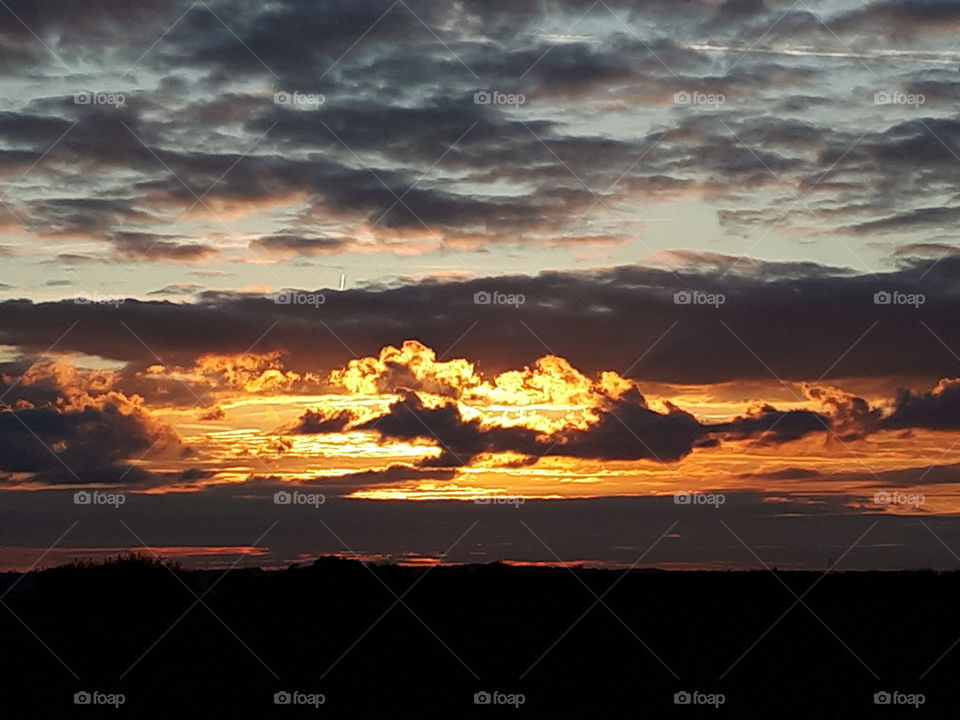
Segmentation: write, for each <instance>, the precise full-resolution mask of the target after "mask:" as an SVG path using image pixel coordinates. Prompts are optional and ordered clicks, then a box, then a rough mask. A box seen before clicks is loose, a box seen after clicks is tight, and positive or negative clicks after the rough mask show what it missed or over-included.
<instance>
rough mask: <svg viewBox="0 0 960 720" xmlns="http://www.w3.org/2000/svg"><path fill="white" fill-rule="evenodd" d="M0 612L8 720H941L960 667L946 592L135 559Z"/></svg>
mask: <svg viewBox="0 0 960 720" xmlns="http://www.w3.org/2000/svg"><path fill="white" fill-rule="evenodd" d="M11 588H12V589H11ZM811 588H812V589H811ZM791 590H792V591H793V593H796V595H797V596H800V597H802V598H803V601H802V603H797V600H796V597H795V596H794V595H793V594H791ZM808 590H809V592H808ZM8 591H9V592H8ZM608 591H609V593H608ZM4 593H7V594H6V596H5V597H4V599H3V602H4V603H5V604H6V605H7V606H8V608H9V611H8V610H3V609H0V613H2V614H0V639H2V640H0V642H2V652H0V678H2V686H3V698H4V700H3V708H2V712H0V716H2V717H3V718H68V717H137V718H143V717H151V718H152V717H164V718H170V717H176V716H186V717H194V716H203V715H210V716H213V717H257V718H273V717H278V718H283V717H288V716H289V717H318V718H319V717H351V718H379V717H383V718H399V717H450V718H460V717H491V716H494V715H504V714H506V715H507V716H508V717H521V716H525V717H544V718H554V717H582V718H593V717H638V718H645V717H651V718H661V717H694V716H705V717H711V718H712V717H731V718H781V717H804V718H811V717H817V718H874V717H876V718H895V717H938V718H945V717H952V716H953V712H952V710H953V708H954V707H955V706H956V700H955V691H954V690H953V689H952V687H953V678H954V677H955V676H956V673H957V670H958V669H960V649H954V650H953V651H951V652H949V653H948V654H947V655H946V656H945V657H944V658H943V659H942V660H941V661H940V662H939V663H938V664H936V665H935V666H934V663H935V662H936V661H937V659H938V658H939V657H940V656H941V655H943V653H945V652H946V651H947V650H948V649H949V648H950V647H951V646H952V645H953V643H954V641H956V640H957V638H960V617H958V615H957V612H956V608H957V599H958V597H960V574H957V573H933V572H884V573H873V572H871V573H866V572H857V573H831V574H829V575H826V576H824V575H823V574H822V573H816V572H778V573H776V574H775V575H774V574H772V573H769V572H689V571H687V572H663V571H641V570H634V571H629V572H624V571H613V570H592V569H576V570H573V571H571V570H568V569H566V568H542V567H514V566H508V565H502V564H493V565H483V566H480V565H468V566H444V567H435V568H432V569H430V568H424V567H400V566H395V565H370V564H364V563H360V562H357V561H351V560H345V559H341V558H323V559H320V560H318V561H317V562H315V563H313V564H312V565H309V566H295V567H291V568H289V569H286V570H282V571H264V570H257V569H236V570H232V571H230V572H228V573H226V574H224V571H222V570H203V571H185V570H183V569H181V568H178V567H176V566H175V565H169V564H165V563H160V562H156V561H150V560H147V559H145V558H131V559H122V560H118V561H114V562H111V563H106V564H97V565H73V566H66V567H58V568H53V569H50V570H44V571H42V572H35V573H30V574H27V575H20V574H17V573H5V574H0V595H2V594H4ZM605 593H608V594H605ZM804 593H807V594H806V595H804ZM595 595H596V596H600V597H602V598H603V603H602V604H597V599H596V597H595ZM198 597H199V598H200V600H199V601H198ZM397 597H399V598H401V601H399V602H398V601H397ZM795 603H796V605H795ZM793 605H795V607H793V608H792V610H789V612H787V611H788V609H789V608H791V606H793ZM806 606H809V608H810V609H807V607H806ZM591 608H592V609H591ZM811 611H812V612H811ZM785 613H786V614H785ZM813 613H815V615H814V614H813ZM14 614H15V615H14ZM771 626H773V627H772V629H770V628H771ZM738 659H739V660H738ZM931 666H934V667H933V669H932V670H929V673H928V674H927V675H926V677H924V678H923V679H922V680H921V679H920V677H921V675H923V674H924V673H926V672H927V671H928V669H929V668H931ZM72 673H75V674H76V676H77V677H74V676H73V675H72ZM874 674H875V675H876V676H877V677H874ZM475 676H476V677H475ZM84 691H86V692H89V693H95V692H96V693H101V695H91V699H92V701H93V702H92V703H91V705H90V706H85V705H75V704H74V694H75V693H77V692H84ZM284 691H286V692H290V693H294V692H297V693H301V695H296V696H294V695H292V694H291V696H290V697H291V698H293V699H294V700H295V701H301V702H307V701H312V702H315V703H317V704H319V699H320V697H319V696H320V695H321V694H322V695H323V699H324V702H323V704H322V705H319V707H310V706H303V705H299V706H297V705H292V704H291V705H276V704H275V703H274V696H275V694H276V693H278V692H284ZM483 691H486V692H489V693H495V692H496V693H502V695H496V696H494V695H491V698H495V699H496V700H507V701H512V702H514V703H517V702H519V696H518V695H517V694H518V693H519V694H522V695H523V700H524V702H523V704H522V706H520V707H519V708H515V707H512V706H502V705H499V706H494V705H493V704H491V705H476V704H475V703H474V695H475V693H478V692H483ZM682 691H687V692H690V693H695V692H697V693H702V695H691V698H694V699H695V700H701V701H703V700H713V701H714V702H716V701H717V700H718V699H719V698H717V697H713V698H711V697H709V696H710V695H715V694H717V693H722V695H723V697H724V703H723V705H721V706H720V707H719V708H715V707H713V706H710V705H706V706H702V705H701V706H693V705H691V706H684V705H676V704H675V703H674V695H675V693H677V692H682ZM881 691H889V692H891V693H893V692H895V691H897V692H901V693H905V694H910V693H918V692H919V693H923V694H924V696H925V698H924V700H925V702H924V704H923V705H922V706H921V707H920V708H919V709H915V708H914V707H910V706H907V707H904V706H896V707H895V706H886V705H876V704H874V694H875V693H877V692H881ZM118 693H122V695H123V697H124V702H123V704H122V705H121V706H120V707H119V708H113V707H104V706H103V705H102V704H99V705H95V704H94V703H95V702H97V701H100V702H102V701H106V700H111V697H110V696H111V695H116V694H118ZM84 697H85V696H80V699H84ZM681 697H683V696H681ZM891 697H893V698H895V700H901V701H902V700H905V699H908V698H906V697H905V696H891ZM484 698H485V696H480V698H479V699H484ZM280 699H285V696H280ZM112 700H113V701H114V702H117V701H118V700H119V698H118V697H113V698H112Z"/></svg>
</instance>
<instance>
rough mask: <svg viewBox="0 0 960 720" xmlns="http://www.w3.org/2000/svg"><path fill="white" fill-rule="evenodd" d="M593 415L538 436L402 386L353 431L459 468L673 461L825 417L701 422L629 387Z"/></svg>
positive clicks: (779, 437) (774, 415)
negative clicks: (512, 460)
mask: <svg viewBox="0 0 960 720" xmlns="http://www.w3.org/2000/svg"><path fill="white" fill-rule="evenodd" d="M596 414H597V416H598V418H599V419H598V420H597V421H596V422H595V423H593V424H591V425H590V426H589V428H587V429H586V430H580V429H577V428H573V429H568V430H563V431H560V432H559V433H557V434H554V435H550V436H546V435H541V434H539V433H536V432H535V431H532V430H529V429H527V428H522V427H499V426H495V427H484V426H482V425H481V423H480V421H479V420H471V421H467V420H464V418H463V417H462V416H461V414H460V410H459V409H458V407H457V406H456V405H455V404H453V403H447V404H444V405H440V406H439V407H432V408H428V407H425V406H424V405H423V403H422V402H421V401H420V399H419V398H418V397H417V395H416V394H415V393H412V392H407V393H404V394H402V396H401V398H400V399H399V400H398V401H397V402H395V403H393V404H392V405H391V406H390V409H389V411H388V412H387V413H385V414H384V415H381V416H379V417H377V418H375V419H373V420H370V421H369V422H366V423H363V424H361V425H357V426H356V428H355V429H357V430H374V431H376V433H377V434H378V435H379V436H380V437H381V438H384V439H389V440H406V441H411V440H421V441H422V440H426V441H435V442H436V443H437V445H438V447H439V448H440V450H441V453H440V455H439V456H438V457H436V458H430V459H427V460H424V461H422V462H421V465H422V466H424V467H460V466H463V465H469V464H470V462H471V461H472V460H473V459H474V458H475V457H476V456H477V455H480V454H481V453H498V452H513V453H519V454H521V455H524V456H526V457H527V461H528V462H534V461H535V460H536V459H537V458H539V457H548V456H564V457H576V458H590V459H603V460H640V459H644V460H658V461H660V462H674V461H677V460H680V459H681V458H683V457H684V456H686V455H687V454H689V453H690V452H691V451H692V450H693V448H694V447H695V446H697V445H698V444H715V441H714V440H711V436H712V435H715V434H721V435H732V436H735V437H738V438H744V437H758V438H762V439H763V441H764V442H766V443H782V442H787V441H789V440H794V439H797V438H800V437H803V436H804V435H808V434H810V433H812V432H817V431H820V430H824V429H826V427H827V421H826V420H825V419H824V418H821V417H819V416H817V415H815V414H814V413H810V412H806V411H799V410H795V411H790V412H787V413H781V412H778V411H777V410H775V409H774V408H772V407H767V408H764V411H763V414H762V415H760V416H758V417H754V418H737V419H736V420H734V421H733V422H731V423H725V424H722V425H705V424H702V423H700V422H699V421H698V420H697V419H696V418H694V417H693V416H692V415H690V414H689V413H686V412H684V411H682V410H680V409H679V408H675V407H671V408H670V409H669V410H668V412H666V413H659V412H655V411H653V410H650V409H649V408H648V407H647V404H646V400H645V399H644V397H643V396H642V395H641V394H640V393H639V392H638V391H637V390H636V389H635V388H633V389H630V390H628V391H627V392H626V393H624V394H623V395H622V396H620V397H618V398H615V399H614V398H607V401H606V402H605V404H603V405H602V406H601V407H600V408H599V409H598V410H597V411H596ZM781 421H785V422H781ZM774 428H776V430H775V431H774ZM332 431H335V430H331V431H328V432H332Z"/></svg>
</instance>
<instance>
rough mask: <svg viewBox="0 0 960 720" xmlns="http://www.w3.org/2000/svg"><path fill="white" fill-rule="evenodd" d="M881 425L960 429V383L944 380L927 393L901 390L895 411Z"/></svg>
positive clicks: (959, 381) (901, 427)
mask: <svg viewBox="0 0 960 720" xmlns="http://www.w3.org/2000/svg"><path fill="white" fill-rule="evenodd" d="M881 426H882V427H884V428H888V429H904V428H926V429H928V430H958V429H960V380H943V381H941V383H940V386H939V387H937V388H936V389H935V390H932V391H930V392H925V393H913V392H911V391H909V390H901V391H900V392H899V393H898V394H897V397H896V400H895V401H894V405H893V412H892V413H891V414H890V415H889V416H887V417H886V418H884V419H883V421H882V423H881Z"/></svg>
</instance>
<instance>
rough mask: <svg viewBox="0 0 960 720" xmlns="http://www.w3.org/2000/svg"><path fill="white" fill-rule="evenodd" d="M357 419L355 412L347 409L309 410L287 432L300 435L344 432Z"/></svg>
mask: <svg viewBox="0 0 960 720" xmlns="http://www.w3.org/2000/svg"><path fill="white" fill-rule="evenodd" d="M355 419H356V418H355V417H354V416H353V414H352V413H351V412H349V411H347V410H340V411H338V412H333V413H324V412H320V411H316V410H307V411H306V412H305V413H304V414H303V415H301V416H300V418H299V419H298V420H297V422H296V423H295V424H294V425H293V426H292V427H290V428H289V429H288V430H287V431H286V432H289V433H292V434H298V435H299V434H302V435H313V434H319V433H337V432H342V431H343V430H344V429H345V428H346V427H347V425H349V424H350V423H351V422H353V421H354V420H355Z"/></svg>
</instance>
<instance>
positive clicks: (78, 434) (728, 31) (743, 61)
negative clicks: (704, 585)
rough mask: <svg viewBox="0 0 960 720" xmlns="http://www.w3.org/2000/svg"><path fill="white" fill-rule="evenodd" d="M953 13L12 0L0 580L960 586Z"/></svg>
mask: <svg viewBox="0 0 960 720" xmlns="http://www.w3.org/2000/svg"><path fill="white" fill-rule="evenodd" d="M958 30H960V6H958V4H957V3H955V2H945V1H940V0H924V1H922V2H921V1H914V2H907V1H906V0H877V1H875V2H853V1H850V2H816V1H814V0H811V1H810V2H786V0H783V1H781V0H688V1H687V2H682V3H681V2H671V1H668V0H663V1H662V2H661V1H660V0H646V1H644V2H625V1H621V0H598V1H597V2H594V3H592V4H591V3H587V2H573V0H545V1H544V2H537V3H532V2H531V3H524V2H507V1H501V0H488V1H484V2H481V1H480V0H458V1H456V2H447V3H437V2H428V1H427V0H397V2H394V3H392V4H391V3H390V2H368V1H367V0H357V1H356V2H352V3H344V2H306V1H301V0H279V1H277V2H271V3H264V4H260V3H255V4H237V3H230V2H225V1H220V0H205V1H198V2H194V3H191V2H188V1H187V0H144V1H142V2H137V3H129V2H124V1H123V0H89V2H85V3H69V2H60V1H59V0H47V1H44V2H37V1H36V0H5V2H4V3H0V67H2V71H3V79H2V81H0V105H2V106H0V175H2V182H0V570H3V569H20V568H27V567H31V566H32V565H33V564H34V563H36V562H41V564H42V565H44V566H47V565H52V564H56V563H58V562H65V561H68V560H70V559H73V558H77V557H83V558H90V557H103V556H105V555H108V554H116V553H117V552H121V551H126V550H131V549H132V550H136V549H138V548H139V549H141V550H142V549H143V547H144V546H145V545H146V546H148V547H150V548H151V549H153V550H155V551H156V552H157V553H158V554H160V555H162V556H164V557H171V558H177V559H180V560H182V561H183V562H184V563H185V564H188V565H196V566H220V565H221V564H222V565H230V564H232V563H233V562H235V561H236V560H238V558H240V557H241V556H242V555H244V554H246V555H247V557H244V558H242V562H244V563H245V564H256V565H262V566H265V567H279V566H283V565H286V564H288V563H291V562H298V561H309V560H312V559H314V558H316V557H319V556H321V555H324V554H332V553H343V554H359V555H360V556H363V557H368V558H374V559H386V560H394V561H401V562H409V563H433V562H437V561H440V560H445V561H454V562H490V561H494V560H504V561H508V562H516V563H528V562H529V563H538V562H539V563H554V562H557V563H559V562H583V563H588V564H597V565H607V566H630V565H631V564H633V563H635V562H637V561H638V558H639V557H642V554H643V553H644V551H645V550H646V549H648V548H649V547H650V546H651V545H652V544H654V543H658V547H657V548H656V551H655V552H651V553H650V555H649V556H646V557H643V562H642V564H643V565H644V566H646V565H650V566H658V567H665V568H675V567H676V568H683V567H715V568H726V567H757V568H762V567H763V563H766V564H769V565H771V566H772V565H779V566H781V567H809V568H819V569H826V568H827V567H829V566H830V564H831V563H833V562H834V561H836V560H838V559H840V558H843V559H844V564H843V565H842V566H841V567H844V568H846V567H856V568H896V567H955V565H956V564H957V562H960V558H958V556H957V555H956V554H955V552H958V553H960V527H958V524H957V519H958V516H960V494H958V492H957V491H955V490H954V489H953V485H954V484H956V483H957V482H960V324H958V322H957V321H958V317H960V284H958V282H957V280H958V278H960V245H958V243H957V241H956V238H955V234H954V232H953V229H954V227H955V226H956V224H957V221H958V219H960V121H958V116H957V109H956V108H957V103H956V100H957V97H958V93H960V75H958V68H960V42H958V40H957V37H958V34H957V33H958ZM83 490H86V491H88V492H93V491H96V492H98V493H102V494H106V495H108V496H111V495H112V496H115V495H117V494H120V495H121V496H122V504H121V505H120V506H119V507H114V506H111V505H110V504H102V505H99V506H95V505H96V504H95V503H94V505H89V506H88V505H83V504H76V502H75V497H76V493H77V492H79V491H83ZM280 491H287V492H289V493H293V492H297V493H302V494H306V496H309V497H312V498H313V499H312V500H309V499H307V500H304V497H305V496H304V495H301V496H299V497H300V499H301V500H302V502H301V503H300V504H297V503H296V502H294V503H293V504H291V505H285V504H277V503H276V501H275V494H276V493H277V492H280ZM676 493H694V498H693V502H691V503H690V504H684V503H678V502H677V499H678V498H677V497H676V495H675V494H676ZM698 494H699V495H698ZM321 496H322V500H323V502H322V503H321V502H320V501H319V500H318V499H317V498H318V497H321ZM717 497H719V498H720V501H719V502H720V503H721V504H720V505H719V507H716V506H715V505H716V503H715V504H714V505H711V504H710V503H709V502H708V500H709V499H711V498H712V499H714V500H715V499H716V498H717ZM681 499H682V498H681ZM477 500H482V501H487V502H476V501H477ZM701 501H702V502H701ZM311 503H312V504H311ZM660 541H663V542H662V543H661V542H660ZM54 544H55V545H56V546H55V547H53V548H51V546H52V545H54ZM38 559H39V560H38Z"/></svg>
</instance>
